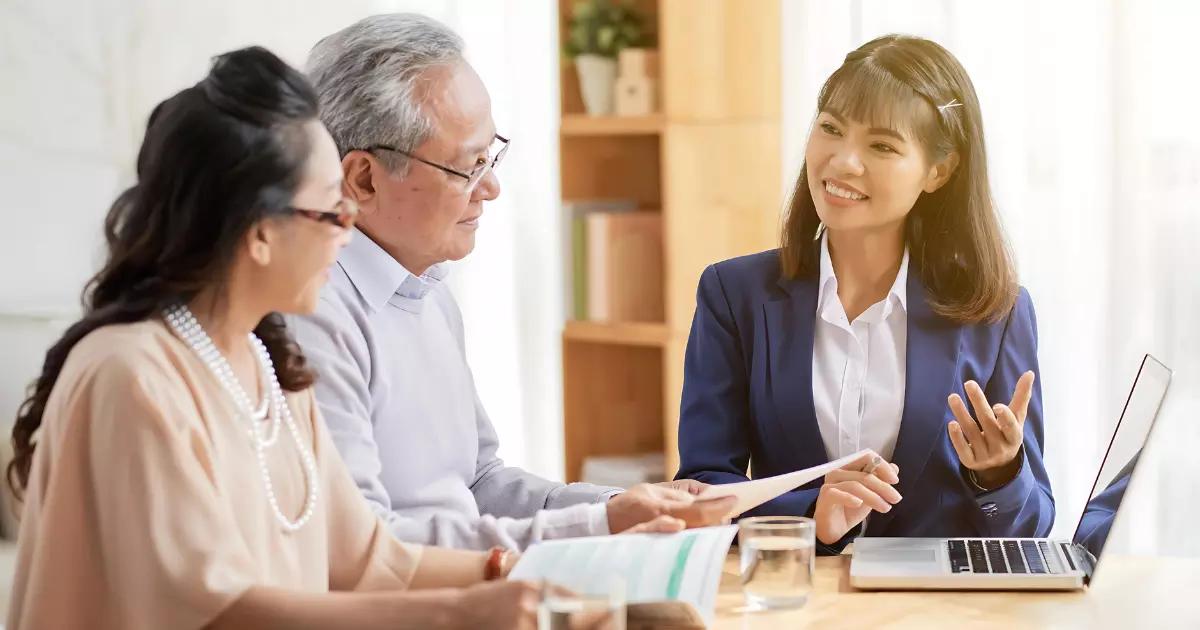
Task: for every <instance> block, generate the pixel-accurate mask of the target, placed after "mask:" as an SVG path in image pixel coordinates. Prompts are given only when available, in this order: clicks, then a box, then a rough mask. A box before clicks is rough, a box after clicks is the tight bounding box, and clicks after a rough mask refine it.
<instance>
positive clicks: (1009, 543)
mask: <svg viewBox="0 0 1200 630" xmlns="http://www.w3.org/2000/svg"><path fill="white" fill-rule="evenodd" d="M1170 382H1171V370H1170V369H1169V368H1167V367H1166V366H1165V365H1163V364H1162V363H1161V362H1159V361H1158V360H1157V359H1155V358H1154V357H1152V356H1150V355H1146V356H1145V357H1144V358H1143V359H1142V365H1141V367H1140V368H1139V370H1138V374H1137V377H1136V378H1135V379H1134V382H1133V389H1132V390H1130V392H1129V397H1128V399H1127V400H1126V401H1125V408H1124V410H1123V411H1122V412H1121V418H1120V419H1119V420H1118V421H1117V428H1116V429H1115V430H1114V431H1113V436H1112V439H1111V440H1110V441H1109V445H1108V450H1107V451H1106V453H1105V455H1104V460H1103V461H1102V463H1101V465H1100V472H1099V474H1098V475H1097V476H1096V480H1095V481H1094V482H1093V484H1092V490H1091V493H1090V494H1089V495H1088V502H1087V504H1086V506H1085V508H1084V510H1083V515H1082V516H1081V517H1080V520H1079V524H1078V526H1077V527H1076V530H1075V535H1074V536H1073V537H1072V539H1071V540H1069V541H1067V540H1051V539H1047V538H876V537H860V538H858V539H856V540H855V541H854V555H853V557H852V559H851V561H850V584H851V585H852V586H854V587H856V588H860V589H866V590H889V589H890V590H926V589H929V590H1075V589H1082V588H1083V587H1084V586H1086V585H1087V584H1088V583H1089V582H1090V581H1091V578H1092V574H1093V573H1094V571H1095V569H1096V565H1097V564H1098V563H1099V561H1100V557H1101V555H1100V553H1101V551H1102V550H1103V547H1104V543H1105V542H1106V541H1107V539H1108V533H1109V531H1110V528H1111V525H1112V522H1113V519H1114V518H1115V517H1116V515H1117V513H1118V507H1119V506H1120V504H1121V501H1122V499H1123V498H1124V494H1125V487H1126V486H1127V485H1128V484H1129V483H1130V479H1131V478H1132V476H1133V474H1134V472H1135V470H1136V469H1137V463H1138V459H1139V457H1138V456H1139V455H1140V454H1141V452H1142V449H1143V448H1144V447H1145V445H1146V443H1147V442H1148V441H1149V439H1150V432H1151V429H1152V428H1153V426H1154V421H1155V419H1156V418H1157V416H1158V411H1159V409H1160V408H1161V406H1162V402H1163V399H1164V398H1166V395H1167V388H1168V387H1169V385H1170Z"/></svg>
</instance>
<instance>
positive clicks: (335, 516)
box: [8, 319, 421, 630]
mask: <svg viewBox="0 0 1200 630" xmlns="http://www.w3.org/2000/svg"><path fill="white" fill-rule="evenodd" d="M287 399H288V404H289V406H290V408H291V411H292V416H293V418H295V420H296V423H297V425H298V428H299V429H300V432H301V436H302V437H303V438H305V439H307V440H309V444H310V445H311V447H312V449H313V454H314V456H315V462H316V466H317V474H318V490H319V496H318V502H317V505H316V510H315V513H314V514H313V517H312V519H311V520H310V521H308V523H307V524H306V525H305V526H304V527H303V528H302V529H300V530H299V531H298V532H296V533H288V532H286V531H285V530H284V529H283V527H282V526H281V524H280V523H279V522H278V521H277V520H276V518H275V515H274V513H273V512H272V510H271V507H270V505H269V504H268V502H267V496H266V490H265V488H264V484H263V479H262V475H261V472H260V469H259V463H258V458H257V455H256V454H255V450H254V445H253V442H252V440H251V438H250V436H249V435H248V429H249V424H248V423H249V420H248V419H246V418H245V417H244V416H243V415H242V414H240V413H238V411H237V409H236V406H235V404H234V403H233V400H232V399H231V397H230V396H229V395H228V394H227V393H226V392H225V390H224V389H223V388H222V386H221V384H220V382H219V381H218V380H217V379H216V378H215V377H214V376H213V375H212V373H211V372H210V371H209V369H208V367H207V366H206V365H205V364H204V363H203V362H202V361H201V360H200V358H199V357H197V356H196V354H195V352H194V351H192V349H191V348H190V347H189V346H187V345H185V344H184V342H183V341H182V340H180V339H179V338H178V337H176V336H175V335H174V334H173V333H172V332H171V331H170V330H169V329H168V328H167V326H166V324H165V323H163V322H162V321H161V320H158V319H154V320H150V321H145V322H141V323H137V324H128V325H116V326H108V327H104V328H101V329H99V330H97V331H95V332H93V333H92V334H90V335H88V336H87V337H86V338H84V339H83V340H82V341H80V342H79V344H78V345H77V346H76V347H75V348H74V349H73V350H72V352H71V353H70V356H69V357H68V358H67V361H66V365H65V366H64V368H63V370H62V373H61V375H60V376H59V379H58V382H57V383H56V385H55V387H54V390H53V392H52V393H51V396H50V400H49V404H48V405H47V408H46V412H45V415H44V416H43V425H42V429H41V432H40V437H39V438H38V448H37V452H36V454H35V456H34V460H33V470H32V475H31V478H30V481H29V487H28V490H27V491H26V493H25V494H26V496H25V501H24V505H23V507H22V515H21V526H20V533H19V542H18V561H17V571H16V575H15V579H14V586H13V592H12V599H11V606H10V609H9V616H8V628H9V630H26V629H38V630H51V629H56V628H94V629H98V630H99V629H109V628H111V629H114V630H115V629H117V628H120V629H125V630H141V629H151V628H153V629H159V628H172V629H178V630H186V629H189V628H202V627H204V626H205V625H207V624H208V623H210V622H211V621H212V620H213V619H214V618H216V617H217V616H218V615H219V614H220V613H221V612H222V611H223V610H224V609H225V608H226V607H228V606H229V605H230V604H232V603H233V602H234V601H236V600H237V599H238V598H239V597H241V595H242V594H243V593H244V592H245V591H246V589H248V588H250V587H252V586H273V587H281V588H289V589H296V590H302V591H309V592H324V591H331V590H336V591H351V590H380V589H403V588H406V586H407V584H408V583H409V581H410V580H411V577H412V574H413V571H414V570H415V568H416V565H417V563H418V561H419V558H420V553H421V548H420V547H418V546H413V545H408V544H405V543H401V542H399V541H398V540H396V539H395V538H394V537H393V536H392V535H391V534H389V533H388V531H387V529H386V527H385V526H384V525H383V522H382V520H380V519H379V518H378V517H376V516H375V515H374V514H373V513H372V512H371V510H370V508H369V507H368V505H367V503H366V501H365V500H364V499H363V497H362V494H361V493H360V491H359V489H358V487H357V486H356V485H355V484H354V480H353V479H352V478H351V477H350V475H349V473H348V472H347V471H346V468H345V465H344V464H343V463H342V460H341V459H340V458H339V456H338V452H337V450H336V448H335V447H334V445H333V442H332V441H331V438H330V436H329V432H328V430H327V429H326V427H325V423H324V422H323V421H322V419H321V417H320V413H319V411H318V410H317V406H316V404H315V403H314V399H313V395H312V392H311V390H308V391H303V392H297V393H291V394H288V395H287ZM267 462H268V467H269V469H270V472H271V480H272V483H273V485H274V488H275V493H276V496H277V498H278V501H279V506H280V509H281V510H282V511H283V513H284V514H285V515H287V516H288V517H289V518H292V519H295V518H297V517H298V516H299V515H300V513H301V511H302V510H303V508H304V499H305V488H306V481H305V474H304V465H303V462H302V459H301V456H300V454H299V453H298V452H297V449H296V445H295V443H294V441H293V439H292V436H291V434H290V433H289V431H288V430H287V427H286V425H285V426H283V427H281V431H280V435H279V439H278V441H277V442H276V443H275V444H274V445H273V446H271V447H270V448H269V449H267Z"/></svg>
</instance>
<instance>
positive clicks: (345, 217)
mask: <svg viewBox="0 0 1200 630" xmlns="http://www.w3.org/2000/svg"><path fill="white" fill-rule="evenodd" d="M283 211H284V212H285V213H286V214H292V215H296V216H301V217H304V218H306V219H312V220H313V221H317V222H319V223H332V224H333V225H336V226H338V227H340V228H342V229H343V230H348V229H350V228H352V227H354V222H355V221H356V220H357V219H358V204H357V203H354V200H353V199H350V198H349V197H342V200H341V201H339V202H337V205H335V206H334V207H333V210H306V209H304V208H296V207H293V206H288V207H287V208H284V210H283Z"/></svg>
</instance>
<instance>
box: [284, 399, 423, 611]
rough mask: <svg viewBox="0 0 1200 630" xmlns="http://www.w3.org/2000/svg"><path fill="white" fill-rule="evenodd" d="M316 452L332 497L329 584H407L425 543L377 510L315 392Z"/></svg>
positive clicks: (338, 587) (357, 587)
mask: <svg viewBox="0 0 1200 630" xmlns="http://www.w3.org/2000/svg"><path fill="white" fill-rule="evenodd" d="M309 397H310V398H309V405H308V407H309V409H310V410H311V414H312V423H313V430H314V434H315V436H316V440H315V441H316V446H315V448H314V452H315V455H316V458H317V466H318V467H319V468H320V470H321V474H322V476H323V478H324V486H325V492H324V495H325V498H326V500H328V501H329V556H330V557H329V588H330V590H333V591H380V590H397V589H401V590H403V589H407V588H408V585H409V584H410V583H411V582H412V577H413V574H414V573H415V572H416V569H417V565H418V564H419V562H420V559H421V549H422V548H421V547H420V546H419V545H413V544H409V543H404V542H401V541H400V540H398V539H397V538H396V537H395V536H393V535H392V533H391V532H390V531H389V530H388V528H387V525H386V524H385V523H384V521H383V519H382V518H381V517H379V516H378V515H376V514H375V513H374V511H372V510H371V506H370V505H369V504H368V503H367V500H366V498H365V497H364V496H363V494H362V491H361V490H359V488H358V485H357V484H356V483H355V482H354V478H353V477H352V476H351V475H350V471H349V470H348V469H347V468H346V464H345V462H344V461H342V458H341V456H340V455H339V453H338V450H337V447H336V446H335V445H334V442H333V438H332V437H331V436H330V434H329V429H328V427H326V426H325V421H324V419H323V418H322V417H321V412H320V411H319V409H318V406H317V403H316V399H315V398H314V397H313V394H312V393H311V390H310V394H309Z"/></svg>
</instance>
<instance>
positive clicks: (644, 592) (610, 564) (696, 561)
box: [509, 450, 870, 625]
mask: <svg viewBox="0 0 1200 630" xmlns="http://www.w3.org/2000/svg"><path fill="white" fill-rule="evenodd" d="M869 453H870V451H867V450H863V451H859V452H857V453H854V454H853V455H848V456H846V457H842V458H840V459H836V460H834V461H831V462H828V463H825V464H822V465H820V466H813V467H812V468H806V469H804V470H797V471H795V472H791V473H787V474H783V475H778V476H776V477H768V478H766V479H755V480H753V481H743V482H741V483H730V484H724V485H715V486H709V487H708V488H705V489H704V491H702V492H701V493H700V494H699V495H697V496H696V500H698V501H704V500H708V499H716V498H720V497H730V496H732V497H737V504H736V505H735V506H734V508H733V511H732V512H731V513H730V514H729V516H730V517H733V516H737V515H740V514H743V513H745V512H746V511H747V510H750V509H753V508H755V507H758V506H759V505H762V504H763V503H765V502H767V501H770V500H771V499H774V498H775V497H777V496H779V495H781V494H783V493H785V492H789V491H791V490H794V489H796V488H799V487H800V486H802V485H804V484H806V483H809V482H810V481H815V480H816V479H819V478H821V477H824V476H825V474H826V473H828V472H830V471H832V470H836V469H838V468H843V467H845V466H848V465H850V464H852V463H854V462H855V461H856V460H858V459H861V458H864V457H866V456H867V455H868V454H869ZM736 533H737V526H736V525H727V526H724V527H708V528H703V529H692V530H687V531H684V532H680V533H678V534H621V535H617V536H600V537H591V538H569V539H564V540H549V541H545V542H541V543H538V544H536V545H534V546H532V547H530V548H529V549H528V550H527V551H526V552H525V553H524V555H522V556H521V559H520V560H519V561H518V562H517V566H515V567H513V570H512V573H511V574H510V575H509V579H513V580H546V581H548V582H551V583H554V584H558V585H560V586H564V587H566V588H569V589H571V590H574V591H576V592H579V593H583V594H585V595H596V596H600V595H606V594H608V592H609V591H608V589H609V585H610V581H609V580H610V579H611V578H612V577H613V576H617V577H620V578H621V579H622V580H624V581H625V588H626V600H627V601H628V604H629V617H630V619H637V620H639V621H648V620H653V621H655V622H658V623H659V624H662V625H694V624H699V623H702V624H703V625H708V624H709V623H711V622H712V619H713V615H714V614H715V612H716V602H717V587H718V586H719V585H720V583H721V571H722V570H723V569H724V566H725V556H726V555H727V554H728V552H729V545H730V544H731V543H732V542H733V537H734V535H735V534H736ZM697 615H698V616H697Z"/></svg>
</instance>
